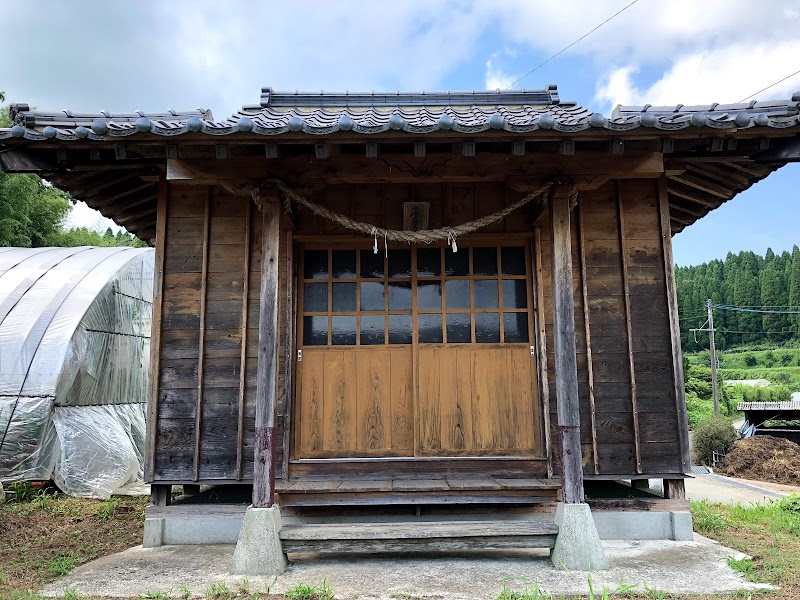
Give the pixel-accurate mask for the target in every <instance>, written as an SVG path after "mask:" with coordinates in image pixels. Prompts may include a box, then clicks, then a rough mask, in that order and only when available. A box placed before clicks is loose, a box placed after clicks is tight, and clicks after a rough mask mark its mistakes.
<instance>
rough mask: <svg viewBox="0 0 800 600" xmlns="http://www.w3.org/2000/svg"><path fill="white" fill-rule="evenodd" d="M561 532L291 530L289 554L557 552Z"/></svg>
mask: <svg viewBox="0 0 800 600" xmlns="http://www.w3.org/2000/svg"><path fill="white" fill-rule="evenodd" d="M557 534H558V527H557V526H556V525H555V524H554V523H550V522H546V521H532V520H526V521H521V520H520V521H446V522H443V521H437V522H418V523H354V524H316V525H288V526H284V527H283V528H282V529H281V531H280V538H281V541H282V543H283V550H284V552H287V553H294V552H363V553H369V552H408V551H423V552H431V551H436V552H458V551H464V550H506V549H519V548H552V547H553V545H554V544H555V539H556V535H557Z"/></svg>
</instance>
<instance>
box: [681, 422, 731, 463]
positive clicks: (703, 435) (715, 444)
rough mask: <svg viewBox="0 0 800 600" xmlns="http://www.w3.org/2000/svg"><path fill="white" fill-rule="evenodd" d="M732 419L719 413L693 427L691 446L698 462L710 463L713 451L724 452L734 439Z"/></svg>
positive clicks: (728, 448)
mask: <svg viewBox="0 0 800 600" xmlns="http://www.w3.org/2000/svg"><path fill="white" fill-rule="evenodd" d="M736 437H737V436H736V431H734V429H733V423H732V420H731V419H730V418H728V417H723V416H721V415H714V416H711V417H709V418H707V419H705V420H704V421H701V422H700V424H698V425H697V427H695V428H694V431H693V437H692V446H693V450H694V459H695V461H697V462H698V463H703V464H710V463H711V461H712V457H713V455H714V452H721V453H723V454H724V453H726V452H727V451H728V450H730V447H731V446H733V443H734V442H735V441H736Z"/></svg>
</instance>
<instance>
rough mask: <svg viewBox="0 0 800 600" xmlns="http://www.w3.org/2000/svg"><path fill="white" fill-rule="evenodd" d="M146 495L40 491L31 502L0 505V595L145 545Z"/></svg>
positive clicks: (8, 595)
mask: <svg viewBox="0 0 800 600" xmlns="http://www.w3.org/2000/svg"><path fill="white" fill-rule="evenodd" d="M148 500H149V498H143V497H130V496H126V497H119V498H116V497H115V498H112V499H110V500H107V501H100V500H86V499H79V498H70V497H68V496H63V495H61V494H58V495H53V494H51V493H43V492H39V493H37V494H36V495H35V496H33V497H32V498H31V499H30V500H29V501H27V502H20V503H10V504H0V599H5V598H14V597H15V596H16V595H18V594H20V593H22V592H27V591H28V590H39V589H40V588H41V587H42V586H43V585H44V584H45V583H48V582H49V581H52V580H54V579H56V578H57V577H60V576H62V575H66V574H67V573H69V572H70V571H72V570H73V569H74V568H75V567H77V566H78V565H81V564H83V563H86V562H88V561H90V560H94V559H95V558H98V557H101V556H106V555H108V554H113V553H115V552H120V551H122V550H125V549H126V548H130V547H131V546H135V545H137V544H141V542H142V533H143V527H144V508H145V506H146V505H147V502H148ZM23 597H24V596H23Z"/></svg>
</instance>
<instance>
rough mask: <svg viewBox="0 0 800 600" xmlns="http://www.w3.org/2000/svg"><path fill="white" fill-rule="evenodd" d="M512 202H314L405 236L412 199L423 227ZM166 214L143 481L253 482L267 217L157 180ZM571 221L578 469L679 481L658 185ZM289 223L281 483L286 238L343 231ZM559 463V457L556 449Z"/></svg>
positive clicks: (413, 188) (545, 295) (485, 186)
mask: <svg viewBox="0 0 800 600" xmlns="http://www.w3.org/2000/svg"><path fill="white" fill-rule="evenodd" d="M521 195H522V194H521V193H519V192H513V191H511V190H509V189H507V188H506V187H505V186H504V185H503V184H500V183H476V184H420V185H410V184H409V185H385V184H376V185H338V186H330V187H328V188H325V189H323V190H320V191H317V192H316V193H313V194H312V198H313V199H314V200H315V201H317V202H319V203H322V204H324V205H325V206H327V207H328V208H330V209H331V210H334V211H336V212H340V213H344V214H347V215H351V216H353V217H354V218H357V219H359V220H363V221H367V222H370V223H373V224H375V225H377V226H382V227H387V228H395V229H400V228H402V203H403V202H406V201H429V202H430V203H431V210H430V223H429V227H430V228H436V227H441V226H445V225H452V224H458V223H463V222H465V221H469V220H472V219H474V218H477V217H479V216H482V215H485V214H488V213H492V212H495V211H496V210H499V209H500V208H502V207H503V206H505V205H506V204H508V203H511V202H513V201H514V200H516V199H518V198H519V197H521ZM442 199H443V201H441V200H442ZM538 214H539V212H538V211H537V209H536V207H535V206H528V207H525V208H524V209H522V210H519V211H517V212H516V213H514V214H512V215H511V216H510V217H508V218H507V219H506V220H504V221H503V222H501V223H498V224H495V225H493V226H490V227H487V228H486V229H484V230H483V232H482V233H486V234H498V233H515V232H516V233H523V232H530V231H531V230H532V229H533V218H534V217H535V216H536V215H538ZM159 216H160V218H162V220H163V234H164V235H163V236H161V240H160V242H159V244H158V245H157V262H158V261H160V260H162V259H163V264H162V265H161V268H162V270H163V276H162V277H160V278H159V277H157V282H156V288H157V300H156V302H157V303H158V289H159V287H160V289H161V296H160V307H157V308H156V311H155V312H156V315H157V316H156V319H155V325H154V327H160V328H159V330H158V332H155V331H154V340H157V341H156V344H155V347H156V350H155V352H157V353H158V355H157V357H156V360H155V361H154V362H153V365H154V368H157V369H158V379H157V381H156V382H155V383H156V384H157V402H156V403H154V404H151V407H150V422H151V424H152V423H155V427H151V429H150V433H149V436H148V448H147V453H148V464H147V467H148V469H147V470H148V473H147V476H148V480H150V481H160V482H174V483H180V482H187V483H189V482H194V481H208V482H212V481H217V482H225V483H235V482H237V481H243V482H246V481H249V480H250V478H251V477H252V471H253V468H252V467H253V465H252V461H253V448H252V439H253V419H254V407H253V404H252V399H253V398H254V396H255V391H256V380H255V379H256V357H257V341H258V340H257V332H258V294H259V288H260V258H261V230H260V228H261V218H260V214H259V213H258V209H257V208H256V207H255V205H253V204H252V202H251V201H250V200H249V198H248V197H241V196H235V195H233V194H231V193H228V192H226V191H225V190H223V189H222V188H220V187H216V186H215V187H205V186H196V185H175V184H172V185H167V184H162V186H161V198H160V204H159ZM573 218H574V219H573V228H572V230H573V264H574V278H573V285H574V290H575V302H576V307H575V324H576V337H577V345H578V353H579V356H578V369H579V382H580V384H579V392H580V399H581V429H582V442H583V448H584V465H585V472H586V473H587V474H598V475H613V474H618V475H633V474H637V473H643V474H648V473H650V474H654V475H655V474H669V473H681V472H682V463H681V448H680V445H679V444H678V438H679V436H678V433H677V430H678V426H679V423H680V420H679V418H678V415H677V409H676V402H675V389H674V388H675V379H674V373H673V368H674V367H673V360H672V354H671V352H672V349H671V345H670V330H669V318H668V302H667V293H666V289H667V280H666V278H665V268H664V265H665V262H664V249H663V246H662V233H661V229H660V226H659V204H658V182H657V181H656V180H641V181H619V182H615V183H611V184H608V185H606V186H604V187H603V188H601V189H600V190H598V191H595V192H588V193H582V194H581V199H580V203H579V206H578V210H576V211H574V212H573ZM292 221H293V224H294V232H291V231H286V232H284V234H282V240H281V264H280V290H281V298H280V305H279V327H280V330H281V331H280V340H279V344H280V351H279V356H280V357H281V359H280V360H279V376H278V390H277V391H278V403H277V410H278V418H277V421H276V424H277V429H278V440H277V442H278V444H277V445H278V472H277V477H278V478H282V477H284V475H285V473H286V466H287V464H288V457H287V456H286V453H285V451H284V449H285V448H288V446H289V444H288V440H287V439H285V436H286V435H287V434H286V432H285V431H284V429H285V424H286V423H287V421H286V415H287V414H288V412H289V411H290V410H291V408H290V407H291V398H292V386H291V382H290V378H289V377H287V369H291V365H292V362H293V361H292V359H293V358H294V347H293V345H292V344H291V339H290V337H289V336H290V335H291V330H292V327H291V326H289V327H287V323H288V324H289V325H291V323H292V318H291V310H292V304H293V302H292V299H291V294H292V292H293V289H294V282H293V279H292V278H289V279H287V274H289V273H293V267H292V251H291V250H292V243H291V241H290V240H291V239H292V235H294V236H300V237H301V239H304V238H306V236H311V235H319V234H323V235H340V234H341V235H352V234H351V232H349V231H347V230H345V229H343V228H342V227H340V226H338V225H336V224H334V223H331V222H328V221H324V220H322V219H319V218H317V217H315V216H314V215H313V214H311V213H310V212H309V211H307V210H304V209H297V208H295V210H294V214H293V215H292ZM620 223H621V230H620ZM160 225H161V223H160ZM548 229H549V227H548V224H547V216H546V211H545V214H544V215H543V216H541V217H539V220H538V221H537V222H536V231H537V232H538V236H539V243H538V246H539V247H540V248H541V255H540V257H539V258H540V262H541V266H542V268H541V275H540V281H539V284H540V285H541V288H542V289H541V292H542V294H541V295H542V300H543V302H542V306H541V311H540V315H542V317H543V319H542V321H543V323H544V325H545V332H544V333H545V335H544V338H545V340H544V342H545V345H546V350H547V352H551V351H552V348H553V340H552V320H553V319H552V305H551V304H552V302H551V299H550V298H551V287H550V286H551V283H550V259H551V257H550V240H549V233H548ZM620 231H622V234H623V235H622V236H620ZM667 240H669V238H668V237H667ZM159 253H160V256H159ZM623 257H624V261H623ZM158 270H159V265H157V271H158ZM584 272H585V276H584ZM245 273H247V276H246V275H245ZM534 275H536V273H534ZM159 279H160V281H159ZM625 280H627V291H628V293H627V295H626V285H625V283H626V281H625ZM584 285H585V287H586V290H585V294H584ZM245 289H247V299H246V301H245V299H244V292H245ZM584 297H585V301H584ZM584 304H585V307H586V310H584ZM585 315H587V316H588V321H587V319H585ZM628 315H629V321H628ZM587 322H588V325H589V327H588V334H589V340H590V343H589V344H588V345H587V327H586V325H587ZM628 323H630V336H629V334H628ZM201 340H202V341H201ZM201 348H202V351H201V350H200V349H201ZM629 350H630V352H629ZM590 353H591V360H589V354H590ZM154 356H155V355H154ZM547 364H548V374H547V375H548V380H549V388H550V389H549V398H551V399H552V400H551V401H550V402H549V411H550V414H551V419H550V444H551V446H552V447H555V444H557V443H558V435H557V430H556V428H555V423H556V419H555V409H556V407H555V393H554V389H553V377H554V373H553V367H552V365H553V361H552V355H549V356H548V360H547ZM590 366H591V373H590ZM243 367H244V377H242V372H243V371H242V368H243ZM634 383H635V386H634V385H632V384H634ZM590 390H591V392H590ZM543 391H544V394H543V395H544V396H546V395H547V391H545V390H543ZM543 401H544V402H547V400H546V399H545V400H543ZM592 404H594V407H595V410H594V411H592V410H591V406H592ZM552 455H553V456H554V457H557V456H558V451H557V450H555V451H554V452H553V453H552ZM555 468H556V471H557V470H558V465H557V464H556V465H555Z"/></svg>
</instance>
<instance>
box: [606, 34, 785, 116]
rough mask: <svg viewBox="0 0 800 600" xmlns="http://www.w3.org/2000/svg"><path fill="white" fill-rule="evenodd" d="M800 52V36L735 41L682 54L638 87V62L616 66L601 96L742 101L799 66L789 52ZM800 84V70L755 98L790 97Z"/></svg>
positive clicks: (663, 101)
mask: <svg viewBox="0 0 800 600" xmlns="http://www.w3.org/2000/svg"><path fill="white" fill-rule="evenodd" d="M798 54H800V40H797V39H792V40H784V41H775V42H772V43H770V44H763V45H760V46H753V45H750V44H731V45H726V46H721V47H718V48H715V49H713V50H706V51H701V52H695V53H688V54H685V55H683V56H681V57H679V58H678V59H677V60H676V61H675V62H674V63H673V64H672V65H671V66H670V68H669V69H668V70H667V71H666V72H665V73H664V74H663V75H662V77H661V78H660V79H658V80H657V81H655V82H654V83H652V84H651V85H648V86H644V87H638V86H637V85H636V84H635V82H634V81H633V77H632V76H633V75H634V74H635V73H636V70H637V67H636V66H634V65H627V66H624V67H619V68H616V69H614V70H612V71H611V73H610V74H609V75H608V76H607V77H606V78H605V79H603V80H601V81H600V82H598V87H597V92H596V95H595V99H596V100H598V101H601V102H607V103H609V105H610V107H613V106H616V105H617V104H644V103H650V104H654V105H670V104H678V103H683V104H707V103H711V102H720V103H731V102H738V101H739V100H742V99H744V98H746V97H748V96H750V95H751V94H753V93H754V92H757V91H758V90H761V89H762V88H766V87H767V86H770V84H772V83H774V82H776V81H779V80H780V79H782V78H784V77H786V76H787V75H789V74H790V73H791V72H792V70H791V69H792V67H793V66H796V65H793V64H791V63H789V62H788V61H786V57H787V56H797V55H798ZM798 89H800V74H797V75H795V76H793V77H790V78H789V79H787V80H786V81H783V82H781V83H779V84H777V85H775V86H772V87H770V88H769V89H766V90H764V91H763V92H760V93H758V94H756V95H755V96H753V98H751V99H757V100H758V99H768V98H788V97H790V96H791V95H792V93H793V92H795V91H797V90H798Z"/></svg>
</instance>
